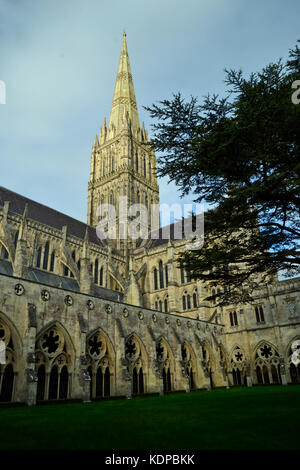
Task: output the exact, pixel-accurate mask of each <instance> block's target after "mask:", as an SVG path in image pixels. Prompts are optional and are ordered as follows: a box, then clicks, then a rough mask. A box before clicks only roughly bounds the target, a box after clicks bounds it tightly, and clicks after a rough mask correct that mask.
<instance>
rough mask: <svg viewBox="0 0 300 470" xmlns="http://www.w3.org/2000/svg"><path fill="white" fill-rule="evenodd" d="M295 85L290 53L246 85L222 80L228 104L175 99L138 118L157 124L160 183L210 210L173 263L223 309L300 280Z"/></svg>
mask: <svg viewBox="0 0 300 470" xmlns="http://www.w3.org/2000/svg"><path fill="white" fill-rule="evenodd" d="M298 42H300V41H298ZM299 79H300V49H299V46H298V45H296V47H295V48H294V49H292V50H290V51H289V60H288V61H287V62H286V63H284V62H283V61H282V60H279V61H278V62H275V63H271V64H269V65H267V66H266V67H265V68H264V69H263V70H262V71H261V72H257V73H252V74H251V75H250V76H249V77H245V76H244V74H243V72H242V71H241V70H238V71H235V70H225V83H226V86H227V93H226V96H225V98H219V97H218V96H217V95H208V96H206V97H205V98H204V99H203V102H202V103H198V100H197V99H196V98H195V97H192V98H191V99H190V101H185V100H184V99H183V98H182V96H181V94H180V93H178V94H175V95H173V98H172V100H170V101H169V100H164V101H161V102H159V103H158V105H155V104H154V105H152V107H146V108H145V109H146V110H148V111H149V113H150V116H151V117H152V118H154V119H156V122H155V124H153V125H152V127H153V129H154V138H153V140H152V144H153V146H154V148H155V150H156V151H157V152H158V154H159V158H158V175H159V176H166V175H167V176H169V178H170V180H172V181H175V183H176V184H177V185H178V187H179V189H180V190H181V194H182V196H183V195H186V194H188V193H190V192H193V193H194V194H195V195H196V199H195V202H203V201H206V202H208V203H210V204H211V207H213V208H212V209H210V210H208V211H207V212H206V214H205V242H204V246H203V248H202V249H201V250H199V251H187V252H185V253H184V254H183V255H181V257H180V258H179V262H180V264H181V265H182V266H184V267H185V268H186V269H188V270H189V271H190V272H191V274H192V276H193V277H194V278H195V279H197V278H198V279H201V280H203V281H206V282H207V283H209V284H210V285H211V287H212V286H217V287H218V288H220V291H221V292H220V293H219V294H218V295H217V299H216V300H217V303H219V304H220V305H225V304H228V303H240V302H248V301H249V300H251V298H252V297H251V295H252V293H253V290H254V289H256V288H257V287H261V286H262V285H263V284H264V283H269V282H270V281H272V280H274V278H276V276H277V273H278V271H284V272H285V273H286V275H296V274H299V272H300V243H299V239H300V191H299V189H300V104H299V105H295V104H293V102H292V99H291V97H292V93H293V92H294V91H295V90H293V89H292V83H293V82H294V81H295V80H299ZM216 290H217V289H216ZM209 298H210V299H211V297H209Z"/></svg>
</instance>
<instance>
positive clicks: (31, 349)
mask: <svg viewBox="0 0 300 470" xmlns="http://www.w3.org/2000/svg"><path fill="white" fill-rule="evenodd" d="M27 309H28V333H27V338H26V342H25V344H24V346H25V348H24V349H25V351H26V362H27V365H28V366H27V368H26V369H25V374H26V383H27V396H26V403H27V405H29V406H31V405H35V404H36V392H37V380H38V379H37V375H36V372H35V341H36V328H37V319H36V306H35V305H34V304H30V303H29V304H28V306H27Z"/></svg>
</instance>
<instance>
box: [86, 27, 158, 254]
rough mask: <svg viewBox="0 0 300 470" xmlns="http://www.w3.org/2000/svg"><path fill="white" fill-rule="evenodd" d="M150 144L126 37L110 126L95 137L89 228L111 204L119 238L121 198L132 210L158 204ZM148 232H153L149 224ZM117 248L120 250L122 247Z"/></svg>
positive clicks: (154, 165)
mask: <svg viewBox="0 0 300 470" xmlns="http://www.w3.org/2000/svg"><path fill="white" fill-rule="evenodd" d="M148 144H149V140H148V133H147V131H146V130H145V126H144V123H143V124H142V126H140V121H139V115H138V110H137V104H136V98H135V92H134V86H133V79H132V74H131V67H130V63H129V57H128V51H127V43H126V34H125V33H124V35H123V44H122V50H121V56H120V62H119V68H118V73H117V78H116V85H115V90H114V95H113V101H112V107H111V112H110V118H109V123H108V126H107V124H106V120H105V118H104V123H103V126H102V128H101V130H100V135H99V138H98V136H96V137H95V141H94V144H93V147H92V155H91V173H90V181H89V186H88V214H87V223H88V224H89V225H92V226H94V227H95V226H97V224H98V219H99V217H98V216H97V215H96V211H97V207H98V206H99V205H100V204H103V203H109V204H112V205H114V206H115V207H116V217H117V237H118V233H119V231H120V230H122V228H121V226H120V214H119V198H120V197H121V196H126V197H127V200H128V205H129V206H131V205H132V204H136V203H143V204H145V205H146V207H148V210H149V209H150V206H151V204H159V188H158V184H157V178H156V159H155V154H154V151H153V149H152V148H151V146H149V145H148ZM149 213H150V212H149ZM147 229H148V230H149V229H150V220H149V221H148V227H147ZM116 246H117V247H118V248H120V243H119V242H118V243H117V244H116Z"/></svg>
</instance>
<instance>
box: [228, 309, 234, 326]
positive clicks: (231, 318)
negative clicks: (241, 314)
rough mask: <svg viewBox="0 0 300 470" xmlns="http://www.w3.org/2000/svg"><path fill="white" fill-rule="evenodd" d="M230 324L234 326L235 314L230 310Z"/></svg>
mask: <svg viewBox="0 0 300 470" xmlns="http://www.w3.org/2000/svg"><path fill="white" fill-rule="evenodd" d="M229 318H230V326H233V315H232V312H229Z"/></svg>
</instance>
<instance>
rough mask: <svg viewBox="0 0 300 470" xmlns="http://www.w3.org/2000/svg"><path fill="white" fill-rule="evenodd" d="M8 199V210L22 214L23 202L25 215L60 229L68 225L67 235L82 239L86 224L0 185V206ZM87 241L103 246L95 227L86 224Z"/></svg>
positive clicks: (103, 242) (103, 243)
mask: <svg viewBox="0 0 300 470" xmlns="http://www.w3.org/2000/svg"><path fill="white" fill-rule="evenodd" d="M5 201H9V202H10V204H9V212H15V213H16V214H19V215H22V214H23V212H24V209H25V204H26V203H27V204H28V212H27V217H28V218H29V219H32V220H34V221H36V222H40V223H41V224H44V225H48V226H49V227H52V228H55V229H58V230H61V229H62V227H63V226H64V225H67V226H68V230H67V233H68V235H73V236H75V237H77V238H79V239H81V240H83V239H84V235H85V231H86V227H87V224H85V223H84V222H81V221H80V220H77V219H73V217H70V216H68V215H66V214H63V213H62V212H59V211H56V210H55V209H51V207H48V206H45V205H44V204H40V203H39V202H36V201H33V200H32V199H29V198H27V197H25V196H22V195H21V194H17V193H15V192H13V191H10V190H9V189H6V188H4V187H3V186H0V206H4V202H5ZM88 234H89V241H90V242H92V243H95V244H97V245H101V246H105V244H106V243H105V241H101V240H100V239H99V238H98V237H97V233H96V229H95V227H91V226H88Z"/></svg>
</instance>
